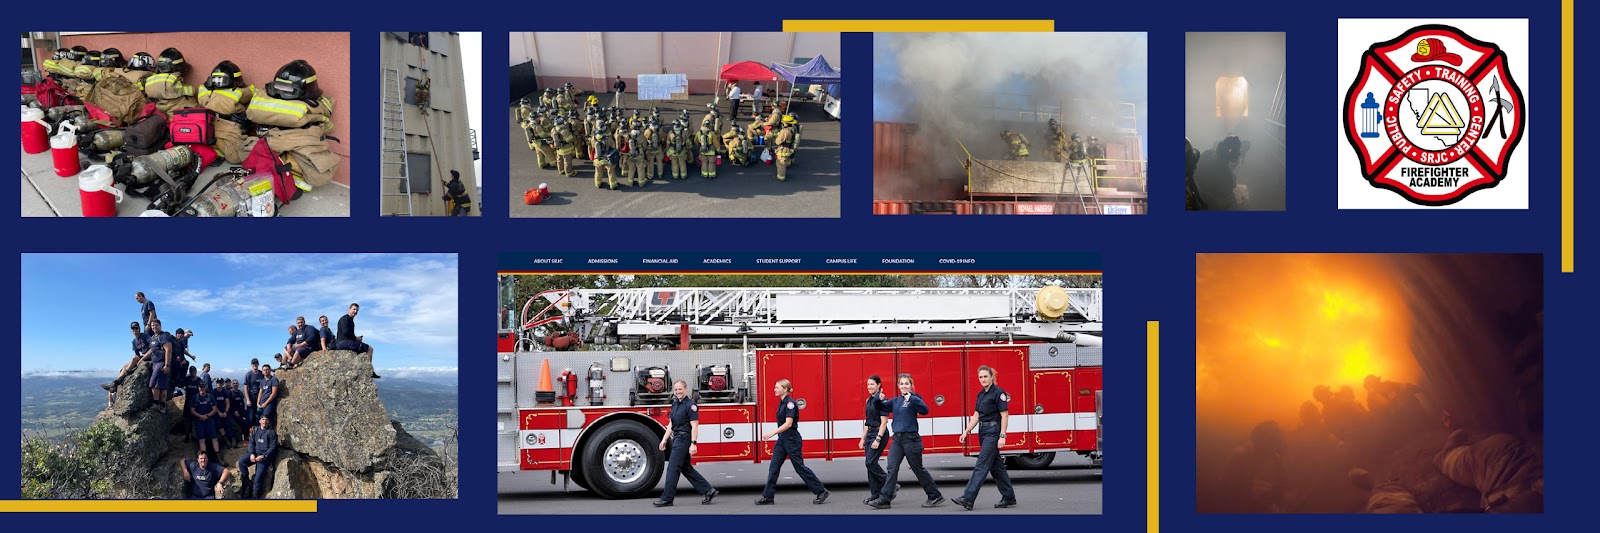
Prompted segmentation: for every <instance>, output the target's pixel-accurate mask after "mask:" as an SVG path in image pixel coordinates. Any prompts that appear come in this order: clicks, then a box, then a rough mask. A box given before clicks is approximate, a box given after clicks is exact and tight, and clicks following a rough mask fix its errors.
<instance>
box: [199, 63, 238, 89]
mask: <svg viewBox="0 0 1600 533" xmlns="http://www.w3.org/2000/svg"><path fill="white" fill-rule="evenodd" d="M243 76H244V73H243V72H240V71H239V65H235V64H233V62H232V61H228V60H226V59H224V60H222V62H221V63H217V66H216V67H213V68H212V69H211V75H210V76H206V83H205V87H206V88H207V89H211V90H213V91H214V90H217V89H237V88H239V87H243V86H244V78H243Z"/></svg>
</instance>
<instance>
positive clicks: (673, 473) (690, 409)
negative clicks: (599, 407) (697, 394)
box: [651, 379, 717, 507]
mask: <svg viewBox="0 0 1600 533" xmlns="http://www.w3.org/2000/svg"><path fill="white" fill-rule="evenodd" d="M669 418H670V419H671V428H670V431H668V432H667V435H666V438H665V439H663V440H662V441H661V444H660V445H659V446H657V448H659V449H660V450H661V451H667V450H668V446H669V444H668V443H671V444H670V446H671V451H670V452H668V454H667V475H666V476H665V477H664V478H663V479H662V485H661V499H659V500H656V501H654V502H651V505H654V506H656V507H667V506H670V505H672V499H673V496H675V495H676V494H677V493H678V474H679V473H682V474H683V477H686V478H689V484H690V485H693V486H694V490H695V492H698V493H700V495H701V496H704V498H702V499H701V500H700V505H710V504H711V499H712V498H716V497H717V489H715V488H712V486H711V483H710V482H707V481H706V478H705V476H702V475H700V472H699V471H696V470H695V469H694V465H692V464H690V463H689V456H692V455H694V454H695V452H697V451H699V449H698V448H699V445H698V444H697V443H698V442H699V441H700V407H698V406H696V405H695V404H694V400H692V399H690V398H689V385H688V384H686V383H684V382H683V380H681V379H680V380H677V381H674V382H672V414H671V415H669Z"/></svg>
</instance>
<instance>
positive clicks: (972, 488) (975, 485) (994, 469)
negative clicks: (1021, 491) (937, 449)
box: [961, 424, 1017, 502]
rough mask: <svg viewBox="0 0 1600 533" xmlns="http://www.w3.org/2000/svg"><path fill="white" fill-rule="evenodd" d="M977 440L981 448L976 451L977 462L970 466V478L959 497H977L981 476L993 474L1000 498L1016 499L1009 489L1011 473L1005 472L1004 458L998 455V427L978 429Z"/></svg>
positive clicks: (1015, 494) (965, 498)
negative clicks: (989, 429) (965, 488)
mask: <svg viewBox="0 0 1600 533" xmlns="http://www.w3.org/2000/svg"><path fill="white" fill-rule="evenodd" d="M978 440H979V441H980V442H982V448H981V449H980V450H979V451H978V464H975V465H973V466H972V479H971V480H969V481H967V490H966V491H965V492H962V493H961V499H963V500H966V501H969V502H970V501H972V499H973V498H977V497H978V489H981V488H983V478H986V477H989V476H994V484H995V486H997V487H1000V499H1003V500H1016V499H1017V493H1016V492H1015V491H1013V490H1012V489H1011V474H1008V473H1006V458H1004V457H1001V456H1000V427H999V424H995V428H994V430H993V431H988V430H986V429H985V430H980V431H979V437H978Z"/></svg>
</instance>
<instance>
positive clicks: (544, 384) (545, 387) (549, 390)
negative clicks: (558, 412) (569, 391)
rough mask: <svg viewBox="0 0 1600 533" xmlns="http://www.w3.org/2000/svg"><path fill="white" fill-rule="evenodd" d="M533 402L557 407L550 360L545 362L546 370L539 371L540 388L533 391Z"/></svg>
mask: <svg viewBox="0 0 1600 533" xmlns="http://www.w3.org/2000/svg"><path fill="white" fill-rule="evenodd" d="M533 401H534V403H537V404H539V405H547V406H549V405H555V403H556V389H555V387H554V386H552V385H551V384H550V360H549V359H545V360H544V369H542V370H540V371H539V388H537V389H534V391H533Z"/></svg>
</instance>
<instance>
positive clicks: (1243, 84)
mask: <svg viewBox="0 0 1600 533" xmlns="http://www.w3.org/2000/svg"><path fill="white" fill-rule="evenodd" d="M1217 116H1219V117H1227V118H1240V117H1248V116H1250V82H1247V81H1245V79H1244V78H1243V77H1240V76H1222V77H1219V78H1217Z"/></svg>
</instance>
